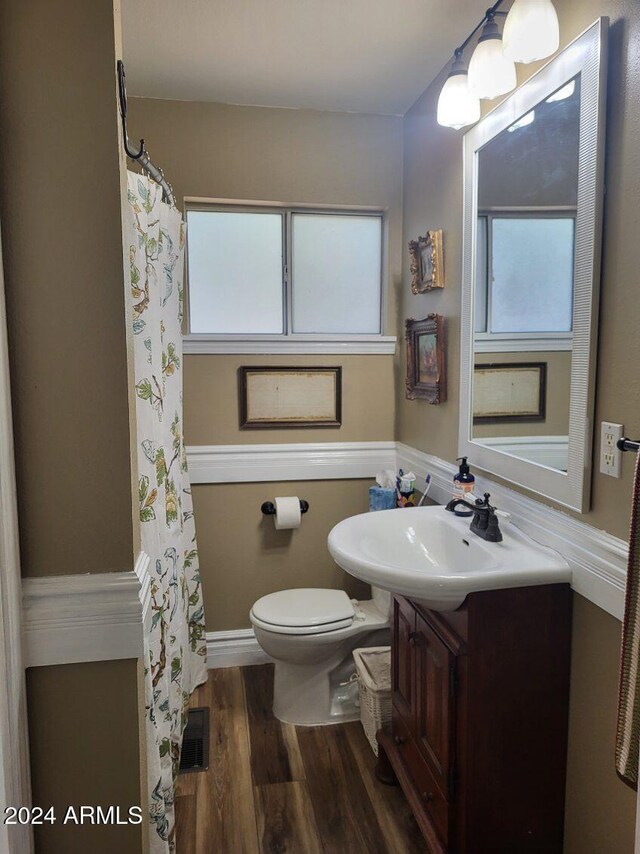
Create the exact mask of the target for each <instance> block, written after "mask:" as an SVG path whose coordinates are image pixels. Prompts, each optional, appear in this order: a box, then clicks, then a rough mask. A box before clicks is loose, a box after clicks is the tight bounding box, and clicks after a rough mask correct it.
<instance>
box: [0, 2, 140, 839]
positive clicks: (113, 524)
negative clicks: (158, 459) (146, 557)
mask: <svg viewBox="0 0 640 854" xmlns="http://www.w3.org/2000/svg"><path fill="white" fill-rule="evenodd" d="M118 30H119V12H118V11H117V10H116V13H115V14H114V4H113V2H112V0H94V2H91V3H84V2H82V0H56V2H55V3H51V2H48V0H28V2H21V3H3V4H2V5H1V6H0V101H1V102H2V110H0V134H1V136H2V158H1V159H0V219H1V222H2V231H3V234H2V237H3V251H4V265H5V266H4V272H5V284H6V295H7V315H8V331H9V344H10V362H11V382H12V393H13V413H14V428H15V433H14V435H15V443H16V470H17V471H16V476H17V488H18V502H19V517H20V533H21V552H22V566H23V572H24V574H25V575H28V576H39V575H54V574H67V573H86V572H108V571H115V570H117V571H121V570H131V569H133V552H134V545H135V541H134V536H135V535H134V526H133V520H132V501H131V477H132V473H131V463H130V453H129V449H130V445H129V442H130V438H129V389H128V383H127V349H126V340H125V329H126V324H125V291H124V278H123V255H122V236H121V207H120V206H121V198H120V180H121V173H120V165H121V163H120V161H119V147H118V136H119V130H118V116H117V108H116V80H115V59H116V53H117V46H118V40H119V33H118ZM27 678H28V709H29V737H30V744H31V775H32V783H33V799H34V803H36V804H40V805H42V806H45V805H47V806H48V805H51V804H53V805H54V806H55V807H56V813H57V815H58V816H59V822H58V823H56V825H54V826H53V827H49V826H45V827H43V828H41V829H38V830H37V832H36V854H57V852H60V854H62V852H64V854H73V852H85V851H88V850H91V851H93V852H96V854H98V852H101V853H102V852H103V854H111V852H113V851H114V850H118V851H121V852H131V854H139V852H140V851H141V842H140V840H141V831H140V828H139V827H138V828H131V829H124V830H123V829H121V828H120V829H118V828H117V827H97V828H93V829H88V828H85V829H81V828H80V829H79V828H76V827H73V826H71V825H70V826H67V827H63V826H62V824H61V821H62V815H63V812H64V808H65V807H66V806H67V805H69V804H73V805H81V804H87V805H96V804H101V805H103V806H109V805H110V804H114V805H115V804H122V805H125V806H126V807H127V808H128V807H129V806H130V805H132V804H140V797H141V794H140V770H139V756H138V744H139V732H138V724H139V715H138V711H139V706H138V695H137V678H136V663H135V662H125V661H122V662H120V661H119V662H103V663H96V664H82V665H70V666H66V667H48V668H38V669H32V670H29V671H28V673H27ZM143 710H144V706H143Z"/></svg>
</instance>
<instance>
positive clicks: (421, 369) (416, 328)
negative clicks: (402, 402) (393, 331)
mask: <svg viewBox="0 0 640 854" xmlns="http://www.w3.org/2000/svg"><path fill="white" fill-rule="evenodd" d="M405 339H406V343H407V378H406V397H407V399H408V400H426V401H427V402H428V403H433V404H439V403H444V402H445V400H446V399H447V381H446V379H447V378H446V364H445V346H444V317H442V315H440V314H430V315H428V316H427V317H425V318H424V320H414V319H413V318H409V319H408V320H406V321H405Z"/></svg>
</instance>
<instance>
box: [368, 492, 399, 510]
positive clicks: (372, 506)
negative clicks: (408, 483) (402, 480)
mask: <svg viewBox="0 0 640 854" xmlns="http://www.w3.org/2000/svg"><path fill="white" fill-rule="evenodd" d="M395 506H396V491H395V489H387V488H385V487H384V486H371V487H369V510H393V509H394V507H395Z"/></svg>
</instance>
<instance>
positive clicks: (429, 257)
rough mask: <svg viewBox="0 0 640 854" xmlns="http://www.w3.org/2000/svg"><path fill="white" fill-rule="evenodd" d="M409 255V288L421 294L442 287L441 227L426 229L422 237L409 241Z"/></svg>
mask: <svg viewBox="0 0 640 854" xmlns="http://www.w3.org/2000/svg"><path fill="white" fill-rule="evenodd" d="M409 254H410V255H411V268H410V269H411V290H412V291H413V293H414V294H423V293H425V292H426V291H432V290H433V289H434V288H444V261H443V251H442V229H438V230H437V231H428V232H427V233H426V234H425V236H424V237H418V239H417V240H411V241H410V242H409Z"/></svg>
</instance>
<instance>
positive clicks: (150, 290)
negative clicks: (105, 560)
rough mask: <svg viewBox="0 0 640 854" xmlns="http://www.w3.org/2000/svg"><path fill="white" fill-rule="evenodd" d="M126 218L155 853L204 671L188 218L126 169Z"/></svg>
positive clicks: (169, 826)
mask: <svg viewBox="0 0 640 854" xmlns="http://www.w3.org/2000/svg"><path fill="white" fill-rule="evenodd" d="M127 198H128V202H129V209H128V210H129V214H130V217H129V218H128V221H127V222H126V223H125V240H126V246H127V247H128V252H129V276H130V285H131V300H132V310H133V332H134V336H133V337H134V364H135V392H136V417H137V452H138V453H137V458H138V459H137V461H138V500H139V504H140V527H141V539H142V549H143V550H144V551H145V552H146V553H147V554H148V555H149V557H150V558H151V563H150V570H149V571H150V573H151V579H152V580H151V608H152V617H151V630H150V634H149V637H148V638H147V639H146V640H145V704H146V714H147V721H146V724H147V769H148V785H149V821H150V823H151V829H150V838H151V852H152V854H173V852H174V851H175V827H174V808H173V800H174V780H175V775H176V774H177V771H178V766H179V762H180V746H181V742H182V733H183V730H184V726H185V724H186V715H187V712H186V707H187V703H188V701H189V696H190V694H191V692H192V691H193V690H194V689H195V688H196V687H197V686H198V685H200V684H201V683H202V682H204V681H205V679H206V640H205V629H204V607H203V604H202V591H201V583H200V575H199V571H198V551H197V546H196V534H195V524H194V518H193V505H192V501H191V486H190V483H189V476H188V472H187V458H186V453H185V449H184V442H183V435H182V330H181V324H182V310H183V254H184V237H185V228H184V223H183V221H182V216H181V214H180V212H179V211H177V210H176V209H175V208H170V207H169V205H167V204H165V203H164V202H163V201H162V200H161V190H160V188H159V187H158V185H157V184H156V183H155V182H153V181H151V180H150V179H149V178H146V177H145V176H142V175H137V174H134V173H131V172H130V173H128V193H127Z"/></svg>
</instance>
